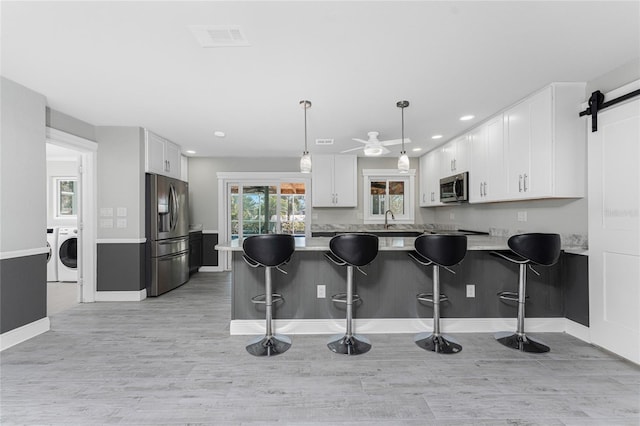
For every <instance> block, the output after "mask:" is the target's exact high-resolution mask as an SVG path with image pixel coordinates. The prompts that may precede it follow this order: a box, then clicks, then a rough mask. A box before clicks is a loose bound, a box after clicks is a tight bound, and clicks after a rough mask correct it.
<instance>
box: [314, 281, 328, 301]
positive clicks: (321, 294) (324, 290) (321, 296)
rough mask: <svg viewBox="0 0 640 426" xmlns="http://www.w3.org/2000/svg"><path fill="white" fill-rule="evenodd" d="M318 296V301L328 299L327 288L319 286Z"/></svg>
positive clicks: (317, 289) (317, 288)
mask: <svg viewBox="0 0 640 426" xmlns="http://www.w3.org/2000/svg"><path fill="white" fill-rule="evenodd" d="M316 295H317V297H318V299H324V298H325V297H327V286H326V285H322V284H320V285H318V286H317V287H316Z"/></svg>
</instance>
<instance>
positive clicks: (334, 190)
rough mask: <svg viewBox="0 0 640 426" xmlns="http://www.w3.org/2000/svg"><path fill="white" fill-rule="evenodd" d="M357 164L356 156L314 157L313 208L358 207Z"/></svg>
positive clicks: (312, 172)
mask: <svg viewBox="0 0 640 426" xmlns="http://www.w3.org/2000/svg"><path fill="white" fill-rule="evenodd" d="M357 164H358V157H357V156H355V155H314V156H313V167H312V171H311V200H312V204H313V207H356V206H357V205H358V166H357Z"/></svg>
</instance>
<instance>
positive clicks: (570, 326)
mask: <svg viewBox="0 0 640 426" xmlns="http://www.w3.org/2000/svg"><path fill="white" fill-rule="evenodd" d="M564 322H565V324H564V331H565V333H567V334H569V335H571V336H573V337H575V338H577V339H580V340H582V341H584V342H587V343H591V332H590V331H589V327H586V326H584V325H582V324H578V323H577V322H575V321H571V320H570V319H567V318H565V319H564Z"/></svg>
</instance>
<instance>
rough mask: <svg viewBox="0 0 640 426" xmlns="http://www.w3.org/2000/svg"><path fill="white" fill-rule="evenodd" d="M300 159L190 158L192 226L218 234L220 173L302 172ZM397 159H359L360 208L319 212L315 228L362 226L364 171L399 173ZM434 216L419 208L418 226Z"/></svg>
mask: <svg viewBox="0 0 640 426" xmlns="http://www.w3.org/2000/svg"><path fill="white" fill-rule="evenodd" d="M410 160H411V168H415V169H418V168H419V160H418V158H411V159H410ZM299 161H300V159H299V158H298V157H289V158H218V157H208V158H198V157H195V158H194V157H192V158H189V203H190V205H189V214H190V221H191V223H192V224H202V226H203V229H204V230H218V231H219V229H218V196H219V194H218V179H217V177H216V173H217V172H242V171H251V172H298V171H300V168H299V167H300V163H299ZM396 167H397V159H396V158H363V157H359V158H358V207H357V208H315V209H313V210H312V214H313V215H317V219H314V220H313V223H315V224H362V223H363V219H362V217H360V218H359V217H358V213H362V206H361V204H362V202H361V200H362V190H363V189H362V188H363V184H362V169H395V168H396ZM419 181H420V176H419V170H418V173H417V174H416V188H415V197H416V205H417V200H418V190H419ZM433 217H434V213H433V212H432V211H431V210H428V209H421V208H419V207H416V223H430V222H432V221H433Z"/></svg>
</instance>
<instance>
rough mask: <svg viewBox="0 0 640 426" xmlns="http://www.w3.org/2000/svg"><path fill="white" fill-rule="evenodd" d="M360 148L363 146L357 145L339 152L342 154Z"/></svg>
mask: <svg viewBox="0 0 640 426" xmlns="http://www.w3.org/2000/svg"><path fill="white" fill-rule="evenodd" d="M362 148H364V147H363V146H358V147H355V148H350V149H347V150H344V151H340V154H344V153H345V152H351V151H357V150H359V149H362Z"/></svg>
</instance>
